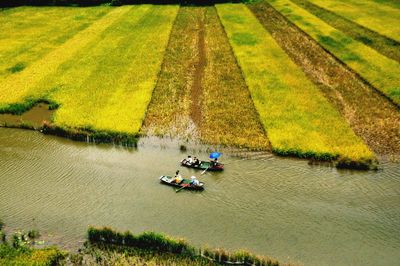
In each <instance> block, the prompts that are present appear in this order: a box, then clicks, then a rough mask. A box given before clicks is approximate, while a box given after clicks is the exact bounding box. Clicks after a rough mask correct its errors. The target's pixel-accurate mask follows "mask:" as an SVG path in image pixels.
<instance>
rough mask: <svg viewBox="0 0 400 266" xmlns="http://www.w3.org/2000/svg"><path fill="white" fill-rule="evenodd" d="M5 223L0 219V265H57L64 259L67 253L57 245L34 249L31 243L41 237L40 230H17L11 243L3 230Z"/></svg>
mask: <svg viewBox="0 0 400 266" xmlns="http://www.w3.org/2000/svg"><path fill="white" fill-rule="evenodd" d="M3 225H4V223H2V222H1V221H0V236H1V239H0V241H1V243H0V265H38V266H41V265H57V264H58V263H59V262H60V261H61V260H63V259H64V257H65V255H66V253H64V252H61V251H60V250H59V249H57V248H56V247H48V248H44V249H33V248H32V247H31V245H32V244H33V243H34V240H35V239H36V238H38V237H39V232H38V231H36V230H30V231H29V232H28V234H25V233H24V232H16V233H14V234H13V235H12V237H11V243H8V242H7V241H6V235H5V233H4V232H3V231H2V226H3Z"/></svg>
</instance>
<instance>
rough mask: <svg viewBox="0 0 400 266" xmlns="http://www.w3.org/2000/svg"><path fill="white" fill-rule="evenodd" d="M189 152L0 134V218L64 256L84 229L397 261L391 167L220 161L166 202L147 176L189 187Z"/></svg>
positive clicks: (318, 261) (398, 185)
mask: <svg viewBox="0 0 400 266" xmlns="http://www.w3.org/2000/svg"><path fill="white" fill-rule="evenodd" d="M189 152H190V153H192V155H198V156H199V157H201V158H206V157H207V153H205V148H204V149H201V148H193V149H189V151H187V152H182V151H181V150H180V149H179V145H178V144H177V143H174V142H173V141H168V140H157V141H155V140H154V139H143V140H142V141H141V142H140V144H139V146H138V148H123V147H118V146H113V145H106V144H104V145H94V144H87V143H81V142H74V141H70V140H67V139H63V138H59V137H54V136H46V135H42V134H40V133H39V132H35V131H28V130H20V129H6V128H0V217H1V218H2V219H3V221H4V222H5V223H6V224H7V225H9V228H10V227H11V228H13V230H14V229H16V228H23V229H30V228H37V229H39V231H40V232H41V233H42V235H44V237H45V238H46V239H47V241H48V242H49V243H56V244H59V245H61V246H63V247H64V248H67V249H76V248H77V247H79V245H81V243H82V241H83V240H84V238H85V233H86V229H87V227H88V225H98V226H103V225H107V226H111V227H113V228H115V229H118V230H130V231H132V232H133V233H139V232H142V231H143V230H152V231H157V232H164V233H166V234H168V235H171V236H173V237H183V238H185V239H187V240H188V242H189V243H191V244H193V245H196V246H204V245H207V246H209V247H224V248H227V249H238V248H245V249H248V250H250V251H252V252H254V253H257V254H260V255H269V256H271V257H273V258H276V259H278V260H280V261H283V262H287V261H291V262H301V263H304V264H305V265H396V264H398V262H399V261H400V252H399V250H400V165H399V164H395V163H385V164H382V165H381V167H382V170H379V171H368V172H364V171H350V170H338V169H336V168H331V167H327V166H311V165H308V164H307V161H304V160H295V159H285V158H279V157H276V156H272V155H265V156H254V157H255V158H242V157H237V156H234V155H233V154H230V153H229V152H225V153H224V154H223V156H222V158H221V159H222V161H223V162H224V163H226V166H225V167H226V170H225V171H224V172H222V173H211V172H209V173H205V174H204V175H202V176H201V177H199V178H200V180H202V181H204V182H205V186H206V189H205V191H203V192H190V191H184V190H183V191H181V192H179V193H175V191H174V189H173V188H171V187H169V186H165V185H162V184H160V183H159V180H158V177H159V176H160V175H173V174H174V173H175V171H176V170H177V169H181V173H182V174H183V175H184V176H190V175H193V174H196V175H197V176H199V175H200V172H195V171H194V170H190V169H183V168H180V167H179V164H178V161H179V160H180V159H182V158H184V157H185V156H186V155H187V153H189ZM9 230H11V229H9Z"/></svg>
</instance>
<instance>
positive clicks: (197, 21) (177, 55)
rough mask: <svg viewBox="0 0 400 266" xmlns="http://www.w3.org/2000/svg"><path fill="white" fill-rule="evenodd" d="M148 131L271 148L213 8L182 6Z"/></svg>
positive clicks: (211, 142) (162, 72)
mask: <svg viewBox="0 0 400 266" xmlns="http://www.w3.org/2000/svg"><path fill="white" fill-rule="evenodd" d="M239 121H240V122H239ZM143 132H145V133H147V134H150V135H151V134H156V135H170V136H180V137H190V138H199V139H200V140H202V141H204V142H207V143H210V144H223V145H230V146H239V147H245V148H251V149H264V150H265V149H269V143H268V140H267V137H266V136H265V133H264V131H263V128H262V126H261V124H260V123H259V121H258V115H257V112H256V110H255V109H254V105H253V103H252V100H251V97H250V94H249V91H248V89H247V87H246V84H245V82H244V80H243V78H242V75H241V71H240V69H239V68H238V66H237V63H236V60H235V57H234V56H233V53H232V51H231V48H230V45H229V41H228V40H227V38H226V35H225V32H224V31H223V28H222V26H221V24H220V22H219V19H218V15H217V13H216V11H215V8H214V7H181V9H180V11H179V14H178V17H177V19H176V21H175V24H174V28H173V30H172V33H171V37H170V42H169V45H168V49H167V52H166V55H165V59H164V63H163V68H162V71H161V73H160V78H159V81H158V83H157V86H156V88H155V90H154V94H153V98H152V101H151V104H150V106H149V110H148V112H147V116H146V120H145V123H144V127H143Z"/></svg>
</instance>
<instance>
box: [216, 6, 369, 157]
mask: <svg viewBox="0 0 400 266" xmlns="http://www.w3.org/2000/svg"><path fill="white" fill-rule="evenodd" d="M217 10H218V14H219V16H220V18H221V21H222V24H223V25H224V27H225V30H226V32H227V34H228V38H229V40H230V42H231V45H232V47H233V51H234V53H235V55H236V58H237V60H238V62H239V65H240V66H241V69H242V71H243V73H244V77H245V80H246V83H247V86H248V87H249V90H250V92H251V95H252V98H253V101H254V103H255V106H256V109H257V111H258V113H259V115H260V119H261V121H262V123H263V125H264V127H265V129H266V131H267V134H268V137H269V140H270V141H271V144H272V148H273V150H274V151H275V152H276V153H278V154H280V155H295V156H298V157H307V158H310V157H311V158H316V159H324V160H330V159H337V158H339V159H340V160H343V159H345V158H348V159H350V160H351V161H358V162H361V161H362V162H365V163H367V164H368V163H369V162H370V161H372V160H373V159H374V155H373V153H372V152H371V151H370V150H369V149H368V147H367V146H366V145H365V144H364V143H363V141H362V140H361V139H360V138H359V137H357V136H356V135H355V134H354V132H353V131H352V130H351V128H350V127H349V125H348V124H347V123H346V121H345V120H344V119H343V118H342V117H341V116H340V114H339V113H338V112H337V111H336V110H335V109H334V108H333V107H332V106H331V104H330V103H329V102H328V100H327V99H325V98H324V96H323V95H322V93H321V92H320V91H319V90H318V88H316V87H315V85H314V84H313V83H311V82H310V81H309V80H308V79H307V78H306V76H305V75H304V73H303V72H302V71H301V70H300V69H299V68H298V67H297V66H296V65H295V64H294V63H293V62H292V61H291V60H290V58H289V57H288V56H287V55H286V54H285V52H284V51H283V50H282V49H281V48H280V47H279V46H278V44H277V43H276V42H275V40H274V39H273V38H272V36H271V35H270V34H269V33H268V32H267V31H266V30H265V29H264V28H263V27H262V25H261V24H260V23H259V22H258V20H257V19H256V18H255V17H254V15H253V14H252V13H251V12H250V11H249V10H248V9H247V8H246V6H244V5H241V4H237V5H236V4H225V5H217ZM231 14H235V15H236V16H241V18H242V20H243V21H245V23H235V22H232V21H229V20H226V19H225V17H226V16H227V15H228V16H229V15H231ZM235 33H248V34H251V35H252V36H254V38H255V39H257V40H258V43H257V44H256V45H238V44H237V43H236V42H235V41H234V40H233V36H234V34H235Z"/></svg>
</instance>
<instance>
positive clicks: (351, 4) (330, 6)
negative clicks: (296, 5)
mask: <svg viewBox="0 0 400 266" xmlns="http://www.w3.org/2000/svg"><path fill="white" fill-rule="evenodd" d="M308 1H310V2H312V3H314V4H316V5H318V6H320V7H323V8H326V9H327V10H330V11H333V12H335V13H337V14H340V15H341V16H343V17H345V18H347V19H349V20H351V21H354V22H356V23H358V24H360V25H362V26H364V27H366V28H368V29H371V30H373V31H376V32H378V33H380V34H382V35H385V36H387V37H389V38H392V39H393V40H396V41H398V42H400V27H399V25H400V15H399V12H400V10H399V9H398V8H395V7H391V6H389V5H385V4H382V3H380V2H378V3H377V2H374V1H362V0H308Z"/></svg>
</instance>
